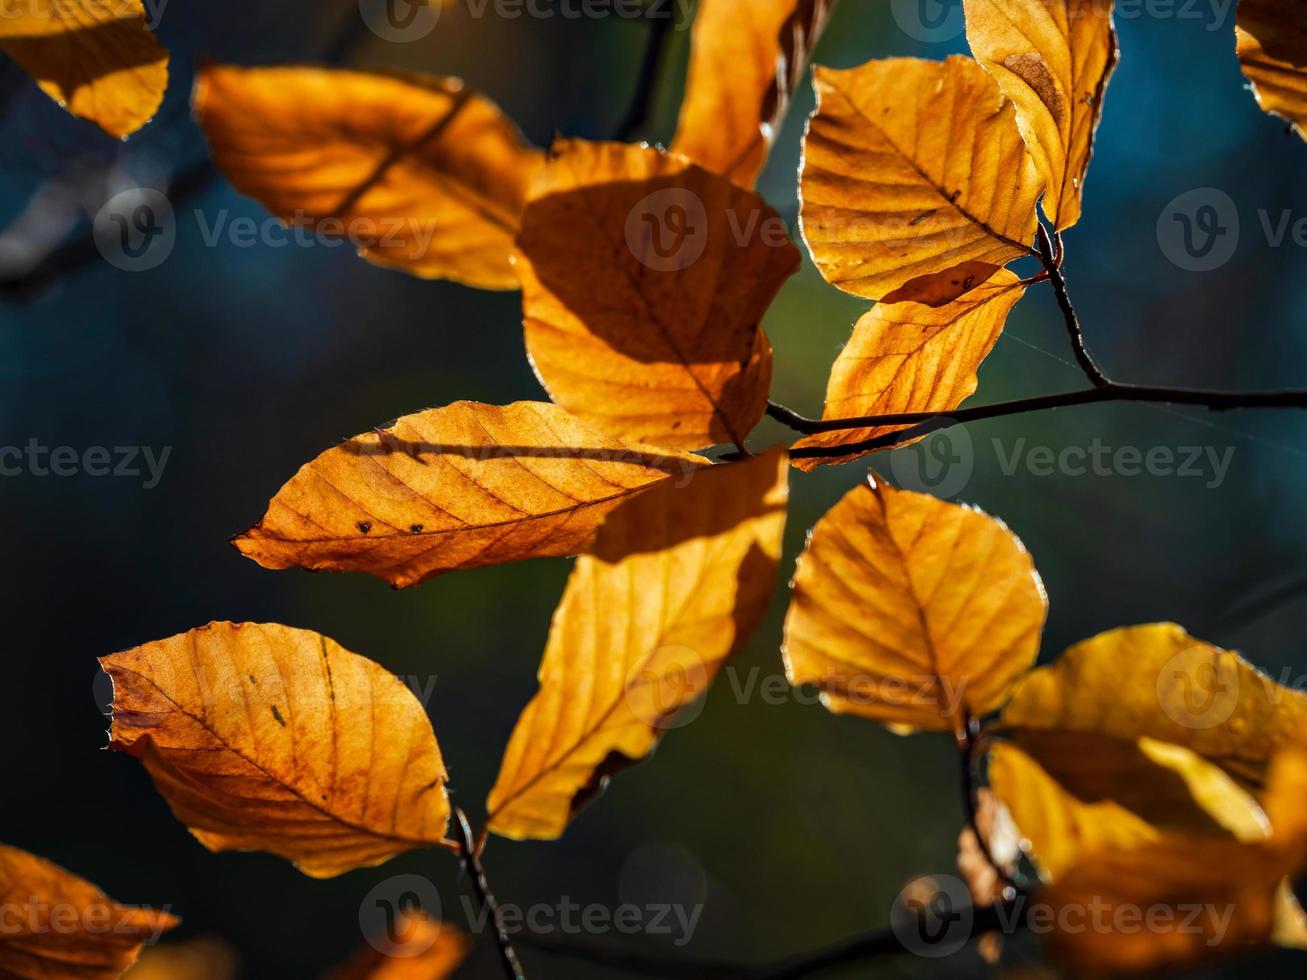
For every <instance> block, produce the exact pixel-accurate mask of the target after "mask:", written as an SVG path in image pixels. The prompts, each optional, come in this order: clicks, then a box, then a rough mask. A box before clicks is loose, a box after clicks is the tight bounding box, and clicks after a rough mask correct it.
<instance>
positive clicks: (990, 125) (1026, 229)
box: [800, 57, 1042, 305]
mask: <svg viewBox="0 0 1307 980" xmlns="http://www.w3.org/2000/svg"><path fill="white" fill-rule="evenodd" d="M816 83H817V96H818V104H817V111H816V112H815V113H814V114H813V116H812V119H811V121H810V122H809V125H808V135H807V139H806V140H805V144H804V163H803V175H802V182H801V186H800V192H801V195H802V198H803V206H802V220H803V237H804V239H805V240H806V241H807V243H808V248H809V249H810V250H811V252H812V257H813V261H815V262H816V263H817V267H818V268H819V269H820V270H821V273H822V275H823V276H825V277H826V280H827V281H828V282H830V283H832V284H834V285H836V286H839V287H840V288H841V289H844V290H847V291H848V292H851V293H855V294H857V295H858V296H867V297H870V298H871V299H884V298H885V297H886V296H887V295H888V294H891V293H893V294H895V295H894V299H895V301H903V300H920V299H923V298H925V299H929V301H930V302H932V303H933V304H934V305H938V304H939V303H941V302H946V301H948V300H950V299H954V298H956V296H957V295H960V293H961V292H962V288H961V287H957V288H954V289H952V290H941V281H940V278H939V277H938V276H939V274H940V273H949V272H950V271H951V270H953V269H955V268H956V267H957V266H959V265H962V264H963V263H967V262H972V263H984V264H988V265H990V266H993V267H998V266H1001V265H1003V264H1005V263H1007V262H1009V261H1011V260H1012V259H1014V258H1017V257H1018V256H1021V255H1026V254H1029V253H1030V252H1031V247H1030V243H1031V240H1032V239H1033V237H1034V234H1035V226H1036V219H1035V201H1036V199H1037V198H1038V197H1039V192H1040V190H1041V189H1042V183H1041V182H1040V180H1039V176H1038V174H1037V172H1036V170H1035V165H1034V163H1033V161H1032V160H1031V159H1030V155H1029V153H1027V152H1026V147H1025V144H1024V143H1023V142H1022V140H1021V134H1020V133H1019V132H1018V131H1017V127H1016V121H1015V117H1014V110H1013V107H1012V104H1011V103H1010V102H1008V101H1007V100H1006V99H1004V98H1003V96H1002V94H1001V93H1000V92H999V91H998V88H997V86H995V85H994V80H993V79H992V78H990V77H989V75H988V74H986V73H985V70H984V69H983V68H981V67H980V66H979V65H977V64H976V63H975V62H974V61H972V60H971V59H970V58H962V57H953V58H949V59H948V60H947V61H942V62H940V61H920V60H917V59H915V58H889V59H886V60H883V61H872V62H869V63H868V64H865V65H863V66H862V67H860V68H852V69H848V70H845V71H837V70H835V69H831V68H821V67H819V68H818V69H817V72H816ZM990 271H992V269H991V270H990ZM987 276H988V273H986V274H985V276H982V277H981V278H985V277H987ZM905 287H906V288H905Z"/></svg>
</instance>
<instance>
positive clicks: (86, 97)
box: [0, 0, 168, 137]
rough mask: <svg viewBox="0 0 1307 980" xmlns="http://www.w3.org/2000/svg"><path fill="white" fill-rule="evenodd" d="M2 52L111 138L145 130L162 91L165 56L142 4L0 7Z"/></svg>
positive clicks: (136, 0)
mask: <svg viewBox="0 0 1307 980" xmlns="http://www.w3.org/2000/svg"><path fill="white" fill-rule="evenodd" d="M0 50H3V51H4V52H5V53H6V54H7V55H9V57H11V58H13V59H14V61H16V62H18V64H19V65H20V66H22V68H23V69H24V70H25V71H27V73H28V74H30V75H31V76H32V77H33V78H34V79H36V83H37V85H39V86H40V87H41V91H43V92H45V94H46V95H48V96H50V98H52V99H54V100H55V101H56V102H58V103H59V104H60V105H61V106H63V107H64V108H65V109H67V110H68V111H69V112H71V113H72V114H73V115H75V116H80V117H81V118H83V119H89V120H90V121H91V122H93V123H95V124H96V125H98V126H99V127H100V128H101V129H103V130H104V131H105V132H106V133H108V134H109V135H110V136H117V137H125V136H128V135H130V134H132V133H134V132H136V130H138V129H140V128H141V127H142V126H144V125H145V124H146V123H147V122H149V121H150V119H151V118H152V117H153V116H154V113H155V111H156V110H157V109H158V108H159V103H160V102H162V101H163V93H164V90H165V89H166V88H167V87H168V52H167V51H165V50H164V49H163V47H161V46H160V44H159V42H158V41H156V40H155V39H154V35H153V34H151V33H150V30H149V28H148V27H147V26H146V17H145V6H144V4H143V3H141V0H0Z"/></svg>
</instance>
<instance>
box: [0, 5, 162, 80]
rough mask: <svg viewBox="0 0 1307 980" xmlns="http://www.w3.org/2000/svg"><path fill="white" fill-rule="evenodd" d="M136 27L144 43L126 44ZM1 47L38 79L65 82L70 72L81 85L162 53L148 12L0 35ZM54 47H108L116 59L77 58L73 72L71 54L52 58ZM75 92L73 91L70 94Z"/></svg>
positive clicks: (146, 62)
mask: <svg viewBox="0 0 1307 980" xmlns="http://www.w3.org/2000/svg"><path fill="white" fill-rule="evenodd" d="M132 29H136V30H139V32H140V38H141V42H142V43H139V44H137V43H124V42H125V38H126V37H130V36H131V35H130V34H128V33H127V32H128V31H131V30H132ZM0 48H3V49H4V51H5V52H6V53H7V54H8V55H9V56H10V57H11V58H13V59H14V61H16V62H18V63H19V64H20V65H22V67H23V68H24V70H26V71H27V73H28V74H30V75H31V76H32V77H33V78H35V79H36V80H37V81H38V82H53V83H54V84H57V85H64V84H65V83H66V82H68V80H69V75H75V77H76V81H77V85H76V87H77V88H80V87H82V86H85V85H90V84H92V83H94V82H97V81H99V80H100V79H101V78H104V77H106V76H108V75H112V74H114V73H115V72H120V71H126V70H128V69H131V68H140V67H143V66H145V65H151V64H154V63H155V62H156V61H158V60H159V55H160V49H159V46H158V44H157V42H156V41H155V40H154V35H153V34H152V33H151V32H150V29H149V27H148V26H147V23H146V19H145V15H144V14H136V15H133V16H131V17H120V18H116V19H114V20H111V21H105V22H103V23H99V24H92V25H89V26H86V27H77V28H75V29H73V30H68V31H63V32H61V33H59V34H46V35H35V34H16V35H12V36H0ZM52 50H56V51H60V52H64V51H67V50H81V51H86V50H97V51H105V50H108V51H112V52H113V55H114V57H113V60H112V61H110V60H107V59H98V60H95V61H93V60H92V59H90V58H87V57H80V58H76V59H75V61H74V62H73V64H75V66H76V67H75V68H74V69H72V70H71V71H70V70H68V65H69V62H68V60H67V55H66V54H60V55H59V56H58V57H52V56H51V51H52ZM46 65H55V66H58V67H60V68H62V69H65V70H63V71H61V72H58V73H56V72H51V71H49V70H48V69H45V70H43V66H46ZM72 94H73V93H72V90H70V91H69V92H68V95H69V97H71V96H72Z"/></svg>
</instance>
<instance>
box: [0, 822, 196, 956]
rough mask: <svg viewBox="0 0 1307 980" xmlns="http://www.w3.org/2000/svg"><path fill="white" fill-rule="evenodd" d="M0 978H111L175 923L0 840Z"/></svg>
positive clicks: (171, 917) (159, 913)
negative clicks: (0, 922)
mask: <svg viewBox="0 0 1307 980" xmlns="http://www.w3.org/2000/svg"><path fill="white" fill-rule="evenodd" d="M0 908H2V909H3V910H4V913H5V916H4V923H3V928H2V929H0V977H6V978H14V980H23V978H32V980H44V978H46V977H50V978H54V977H58V978H60V980H115V978H116V977H119V976H121V975H122V973H123V971H124V970H126V969H127V968H128V967H129V966H131V964H132V962H133V961H134V960H135V959H136V956H137V954H138V953H139V952H140V951H141V946H142V945H143V944H144V943H147V942H154V941H155V940H157V939H158V938H159V936H161V935H162V934H163V933H165V932H167V931H168V930H169V929H171V928H173V926H175V925H177V919H176V918H174V917H173V916H171V915H169V914H168V913H167V912H160V911H157V910H155V909H151V908H143V907H139V906H128V905H119V904H118V903H117V902H115V901H114V900H113V899H111V898H109V897H108V896H107V895H105V894H104V892H102V891H100V889H98V888H96V887H95V886H94V885H92V884H91V883H90V882H89V881H84V880H83V879H81V878H78V877H77V876H76V875H73V874H69V873H68V872H67V871H65V870H64V869H63V868H60V867H58V866H57V865H55V864H51V863H50V862H49V861H46V860H44V859H43V858H39V857H37V856H36V855H34V854H28V853H27V852H26V851H21V850H19V849H18V848H16V847H8V846H6V845H4V844H0Z"/></svg>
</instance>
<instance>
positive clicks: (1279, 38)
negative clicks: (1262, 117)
mask: <svg viewBox="0 0 1307 980" xmlns="http://www.w3.org/2000/svg"><path fill="white" fill-rule="evenodd" d="M1235 35H1236V37H1237V39H1238V40H1237V45H1236V47H1237V49H1238V52H1239V63H1240V64H1241V65H1242V66H1243V73H1244V75H1245V76H1247V78H1248V81H1250V82H1252V86H1253V94H1254V95H1255V96H1256V97H1257V104H1258V105H1260V106H1261V107H1262V109H1263V110H1264V111H1265V112H1270V113H1274V114H1275V115H1277V116H1280V117H1281V118H1282V119H1287V120H1288V121H1289V122H1290V123H1291V124H1292V125H1293V128H1294V129H1295V130H1296V131H1297V133H1298V135H1299V136H1301V137H1302V138H1303V139H1307V3H1303V2H1302V0H1239V8H1238V13H1237V15H1236V24H1235Z"/></svg>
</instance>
